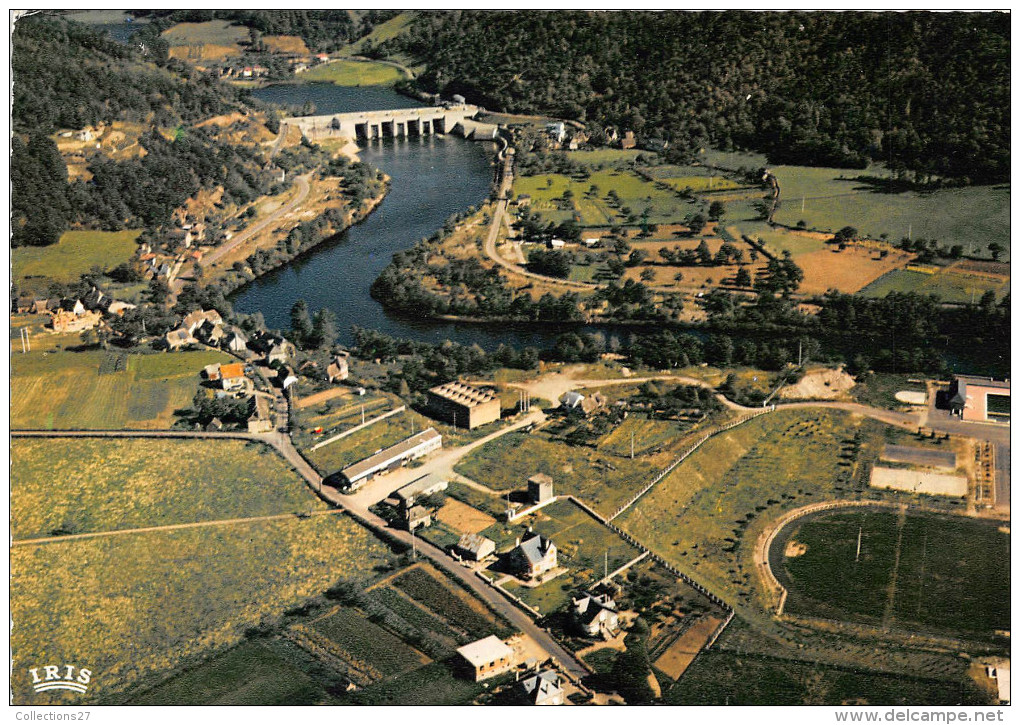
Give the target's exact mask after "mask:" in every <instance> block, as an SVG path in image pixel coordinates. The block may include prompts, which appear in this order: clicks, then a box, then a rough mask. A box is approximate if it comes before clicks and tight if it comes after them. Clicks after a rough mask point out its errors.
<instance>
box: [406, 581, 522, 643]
mask: <svg viewBox="0 0 1020 725" xmlns="http://www.w3.org/2000/svg"><path fill="white" fill-rule="evenodd" d="M390 586H392V587H393V588H394V589H397V590H399V591H401V592H403V593H404V594H406V595H407V596H408V597H410V598H411V599H413V600H415V601H416V602H418V603H419V604H421V605H422V606H424V607H425V608H426V609H428V610H430V611H431V612H433V613H435V614H438V615H440V616H441V617H442V618H443V619H444V620H446V622H447V623H448V624H450V625H452V626H453V627H456V628H457V629H459V630H462V631H463V632H464V633H465V634H466V635H467V636H468V637H470V638H471V639H472V640H474V639H481V638H482V637H488V636H489V635H490V634H495V635H498V636H500V637H506V636H508V635H509V634H510V633H512V631H513V629H512V628H510V627H509V625H507V624H506V623H505V622H503V621H502V620H500V619H498V618H497V617H496V616H495V615H494V614H493V613H492V612H491V611H490V610H489V609H488V608H487V607H486V605H484V604H483V603H482V602H481V601H479V600H478V599H476V598H475V597H474V596H473V595H471V594H468V593H467V592H466V591H464V590H463V589H461V588H460V587H459V586H458V585H456V584H454V583H453V582H452V581H451V580H450V579H449V578H448V577H446V576H445V575H443V574H439V573H438V572H436V571H435V570H433V569H432V568H431V567H429V568H427V569H426V568H424V567H415V568H412V569H408V570H407V571H406V572H404V573H402V574H401V575H400V576H398V577H396V578H395V579H394V580H393V581H392V582H391V584H390Z"/></svg>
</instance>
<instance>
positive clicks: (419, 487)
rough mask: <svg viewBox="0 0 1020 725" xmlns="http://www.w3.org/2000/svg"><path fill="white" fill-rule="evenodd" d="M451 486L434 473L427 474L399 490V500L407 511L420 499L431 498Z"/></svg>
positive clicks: (397, 494)
mask: <svg viewBox="0 0 1020 725" xmlns="http://www.w3.org/2000/svg"><path fill="white" fill-rule="evenodd" d="M448 486H449V484H448V483H447V482H446V481H444V480H443V479H442V478H440V477H439V476H437V475H436V474H434V473H427V474H425V475H424V476H422V477H421V478H416V479H415V480H413V481H411V482H410V483H409V484H407V485H406V486H404V487H403V488H398V489H397V493H396V496H397V500H398V501H400V505H401V507H402V508H403V509H404V510H405V511H406V510H408V509H410V508H411V507H412V506H414V503H415V501H417V500H418V499H419V498H424V497H426V496H430V495H432V494H433V493H438V492H439V491H445V490H446V489H447V487H448Z"/></svg>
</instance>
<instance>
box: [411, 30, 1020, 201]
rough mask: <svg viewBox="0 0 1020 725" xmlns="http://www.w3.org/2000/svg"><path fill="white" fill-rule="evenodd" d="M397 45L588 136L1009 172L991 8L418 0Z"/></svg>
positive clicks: (466, 88) (508, 105)
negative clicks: (517, 7) (428, 1)
mask: <svg viewBox="0 0 1020 725" xmlns="http://www.w3.org/2000/svg"><path fill="white" fill-rule="evenodd" d="M398 43H399V44H400V50H401V51H403V52H406V53H408V54H409V55H411V56H413V57H415V58H418V59H421V60H423V61H424V62H425V63H426V64H427V68H426V71H425V72H424V73H423V74H421V76H420V79H419V83H420V84H421V85H422V86H423V87H424V88H425V90H430V91H437V90H438V91H443V92H445V93H458V92H459V93H462V94H464V95H465V96H467V97H468V98H469V100H472V101H474V102H477V103H479V104H481V105H484V106H485V107H486V108H489V109H492V110H505V111H514V112H527V113H544V114H552V115H556V116H562V117H566V118H573V119H577V120H581V121H585V122H587V123H588V124H589V126H590V127H591V128H592V129H594V130H595V131H596V136H595V140H599V133H598V132H599V131H601V130H603V129H605V128H606V127H607V126H611V127H614V128H616V129H618V130H619V131H620V132H621V133H622V131H623V130H627V129H630V130H634V131H635V132H636V133H637V135H638V139H639V141H645V142H647V141H649V140H654V139H661V140H667V141H669V142H670V150H671V152H672V153H673V154H675V155H676V156H678V157H685V156H689V155H690V154H691V153H692V152H694V151H695V150H697V149H699V148H701V147H704V146H713V147H716V148H722V149H731V148H747V149H753V150H757V151H762V152H765V153H767V154H768V156H769V161H770V163H785V164H808V165H826V166H848V167H855V168H863V167H864V166H865V165H866V164H867V162H868V161H869V160H880V161H883V162H885V163H887V164H888V165H889V166H890V167H891V168H893V169H894V170H897V169H907V170H910V171H912V172H914V178H915V180H919V181H922V182H923V181H928V180H929V179H930V177H933V176H939V177H955V178H957V179H960V180H965V181H971V182H981V183H986V182H1001V181H1004V180H1006V179H1008V177H1009V128H1010V123H1009V110H1008V109H1009V16H1008V15H1006V14H1004V13H975V14H961V13H917V12H913V13H827V12H813V13H796V12H791V13H749V12H726V13H707V12H705V13H696V12H691V13H679V12H677V13H672V12H669V13H666V12H663V13H658V12H656V13H642V12H627V13H585V12H556V13H539V12H480V11H462V12H461V11H457V12H432V13H419V14H418V16H417V18H416V20H415V23H414V25H413V26H412V28H411V29H410V31H409V32H408V33H406V34H405V35H404V36H402V38H401V39H399V40H398Z"/></svg>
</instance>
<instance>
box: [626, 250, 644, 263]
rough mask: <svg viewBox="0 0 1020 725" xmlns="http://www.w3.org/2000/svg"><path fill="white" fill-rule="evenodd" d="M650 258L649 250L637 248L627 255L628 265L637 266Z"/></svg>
mask: <svg viewBox="0 0 1020 725" xmlns="http://www.w3.org/2000/svg"><path fill="white" fill-rule="evenodd" d="M647 258H648V252H646V251H645V250H644V249H635V250H633V251H631V253H630V256H628V257H627V266H628V267H637V266H638V265H640V264H641V263H643V262H644V261H645V259H647Z"/></svg>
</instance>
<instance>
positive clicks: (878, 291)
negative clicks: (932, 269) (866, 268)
mask: <svg viewBox="0 0 1020 725" xmlns="http://www.w3.org/2000/svg"><path fill="white" fill-rule="evenodd" d="M1009 288H1010V283H1009V281H1008V280H1006V281H999V280H994V279H989V278H987V277H979V276H976V275H969V274H963V273H960V272H954V271H951V270H940V271H938V272H936V273H935V274H925V273H923V272H915V271H913V270H909V269H894V270H892V271H891V272H887V273H886V274H884V275H882V276H881V277H879V278H878V279H876V280H875V281H874V282H872V283H871V284H869V285H868V286H867V287H865V288H864V289H862V290H861V291H860V294H862V295H864V296H865V297H885V296H886V295H888V294H890V293H891V292H917V293H918V294H925V295H938V296H939V298H940V299H941V300H942V301H944V302H975V301H977V300H979V299H981V295H983V294H984V293H985V292H988V291H989V290H990V291H992V292H994V293H995V297H996V299H999V300H1001V299H1002V298H1003V297H1005V296H1006V295H1007V294H1009Z"/></svg>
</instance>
